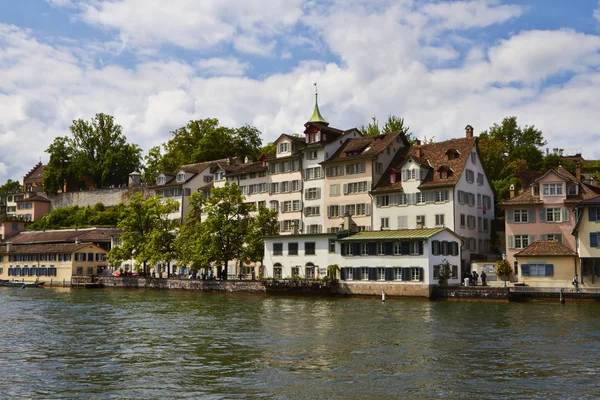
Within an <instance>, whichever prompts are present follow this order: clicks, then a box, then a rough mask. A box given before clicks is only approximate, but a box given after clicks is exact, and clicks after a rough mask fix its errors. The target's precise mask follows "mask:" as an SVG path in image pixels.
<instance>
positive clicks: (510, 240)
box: [508, 235, 515, 249]
mask: <svg viewBox="0 0 600 400" xmlns="http://www.w3.org/2000/svg"><path fill="white" fill-rule="evenodd" d="M508 248H509V249H514V248H515V237H514V236H513V235H509V236H508Z"/></svg>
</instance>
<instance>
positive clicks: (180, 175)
mask: <svg viewBox="0 0 600 400" xmlns="http://www.w3.org/2000/svg"><path fill="white" fill-rule="evenodd" d="M184 181H185V172H180V173H178V174H177V182H184Z"/></svg>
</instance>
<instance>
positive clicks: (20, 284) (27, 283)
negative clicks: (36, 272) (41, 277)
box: [0, 280, 46, 288]
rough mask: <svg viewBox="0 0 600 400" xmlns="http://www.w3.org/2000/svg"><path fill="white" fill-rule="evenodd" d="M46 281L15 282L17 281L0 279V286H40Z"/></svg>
mask: <svg viewBox="0 0 600 400" xmlns="http://www.w3.org/2000/svg"><path fill="white" fill-rule="evenodd" d="M44 283H46V282H17V281H6V280H3V281H0V286H9V287H19V288H21V287H41V286H43V285H44Z"/></svg>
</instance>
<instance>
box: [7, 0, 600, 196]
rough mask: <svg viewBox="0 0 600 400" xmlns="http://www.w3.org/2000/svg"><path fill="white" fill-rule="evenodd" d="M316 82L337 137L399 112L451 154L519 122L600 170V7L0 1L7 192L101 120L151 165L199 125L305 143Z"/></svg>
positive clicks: (413, 0)
mask: <svg viewBox="0 0 600 400" xmlns="http://www.w3.org/2000/svg"><path fill="white" fill-rule="evenodd" d="M315 82H317V83H318V90H319V107H320V110H321V114H322V115H323V116H324V118H325V119H326V120H327V121H329V123H330V126H332V127H336V128H339V129H349V128H353V127H359V126H361V125H363V124H367V123H368V122H370V120H371V118H372V117H373V116H377V117H378V118H379V119H380V120H381V121H383V120H385V119H386V117H387V116H388V115H390V114H394V115H397V116H399V117H403V118H404V119H405V123H406V124H407V125H408V126H410V130H411V132H412V136H413V137H414V138H420V139H425V138H426V139H433V140H434V141H442V140H446V139H450V138H455V137H462V136H463V135H464V128H465V126H466V125H467V124H470V125H472V126H473V127H474V129H475V133H476V134H479V133H481V132H482V131H484V130H486V129H488V128H489V127H490V126H491V125H493V124H494V123H500V122H501V121H502V119H503V118H504V117H507V116H516V117H517V121H518V123H519V125H522V126H525V125H535V127H536V128H538V129H541V130H542V132H543V134H544V138H545V139H546V141H547V142H548V144H547V146H546V147H548V148H550V150H551V151H552V149H554V148H564V149H565V151H567V152H568V151H575V150H578V149H580V150H581V151H582V152H583V156H584V158H586V159H600V145H596V143H600V142H599V140H598V139H599V138H600V112H598V111H599V108H598V104H600V2H599V1H598V0H577V1H564V0H514V1H496V0H473V1H469V0H464V1H442V0H435V1H433V0H432V1H428V0H395V1H389V0H345V1H341V0H339V1H338V0H323V1H321V0H316V1H312V0H309V1H306V0H219V1H214V0H213V1H211V0H171V1H164V0H19V1H14V0H0V184H2V183H4V182H6V180H7V179H13V180H20V181H22V179H23V175H24V174H25V173H27V171H29V170H30V169H31V168H32V167H33V166H34V165H35V164H36V163H37V162H38V161H40V160H41V161H42V162H43V163H47V162H48V153H46V152H45V150H46V149H47V148H48V146H49V145H50V144H51V143H52V142H53V141H54V139H55V138H56V137H58V136H67V135H69V126H70V125H71V123H72V121H73V120H74V119H79V118H82V119H85V120H90V119H91V118H93V117H94V115H95V114H96V113H101V112H102V113H106V114H110V115H113V116H114V117H115V120H116V122H117V123H118V124H120V125H121V126H122V127H123V133H124V134H125V135H126V137H127V140H128V142H130V143H136V144H138V145H139V146H140V147H141V148H142V149H143V150H144V154H145V153H146V152H147V151H148V149H149V148H150V147H152V146H156V145H160V144H162V143H164V142H166V141H167V140H169V138H170V137H171V133H170V132H171V131H172V130H174V129H177V128H179V127H181V126H184V125H186V124H187V122H188V121H189V120H192V119H200V118H209V117H210V118H218V119H219V121H220V122H221V124H222V125H225V126H230V127H237V126H241V125H244V124H249V125H253V126H256V127H257V128H258V129H259V130H260V131H261V132H262V138H263V142H264V143H267V142H270V141H273V140H275V139H276V138H277V137H278V136H279V135H280V134H281V133H288V134H292V133H300V132H302V131H303V124H304V122H306V121H307V120H308V119H309V118H310V116H311V114H312V111H313V106H314V89H315V88H314V85H313V84H314V83H315ZM544 151H545V149H544Z"/></svg>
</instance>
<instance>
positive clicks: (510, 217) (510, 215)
mask: <svg viewBox="0 0 600 400" xmlns="http://www.w3.org/2000/svg"><path fill="white" fill-rule="evenodd" d="M506 222H508V223H509V224H510V223H513V222H515V210H506Z"/></svg>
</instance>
